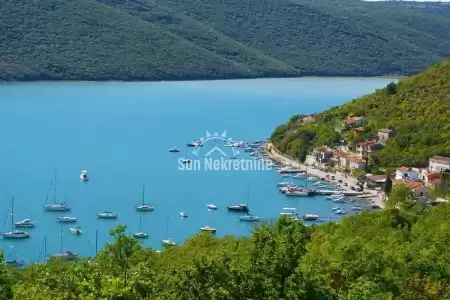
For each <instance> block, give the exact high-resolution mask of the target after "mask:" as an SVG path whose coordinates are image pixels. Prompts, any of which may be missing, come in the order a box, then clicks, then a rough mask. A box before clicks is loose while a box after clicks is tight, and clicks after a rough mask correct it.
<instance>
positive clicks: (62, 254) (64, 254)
mask: <svg viewBox="0 0 450 300" xmlns="http://www.w3.org/2000/svg"><path fill="white" fill-rule="evenodd" d="M60 235H61V241H60V251H59V253H55V254H50V258H62V259H66V260H71V259H75V258H78V254H76V253H74V252H72V251H69V250H66V251H64V252H63V240H62V237H63V230H62V224H61V232H60Z"/></svg>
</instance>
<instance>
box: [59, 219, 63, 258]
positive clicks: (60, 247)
mask: <svg viewBox="0 0 450 300" xmlns="http://www.w3.org/2000/svg"><path fill="white" fill-rule="evenodd" d="M60 235H61V240H60V242H59V249H60V253H61V254H62V253H63V251H62V248H63V247H62V236H63V230H62V223H61V232H60Z"/></svg>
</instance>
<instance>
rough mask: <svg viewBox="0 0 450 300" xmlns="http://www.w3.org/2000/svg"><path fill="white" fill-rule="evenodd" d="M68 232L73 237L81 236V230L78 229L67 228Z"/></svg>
mask: <svg viewBox="0 0 450 300" xmlns="http://www.w3.org/2000/svg"><path fill="white" fill-rule="evenodd" d="M69 232H70V233H71V234H75V235H80V234H81V229H80V227H78V226H77V227H74V228H69Z"/></svg>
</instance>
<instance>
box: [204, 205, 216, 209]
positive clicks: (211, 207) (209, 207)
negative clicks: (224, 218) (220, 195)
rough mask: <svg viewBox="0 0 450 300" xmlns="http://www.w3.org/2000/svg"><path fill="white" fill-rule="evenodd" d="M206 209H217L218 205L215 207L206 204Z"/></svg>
mask: <svg viewBox="0 0 450 300" xmlns="http://www.w3.org/2000/svg"><path fill="white" fill-rule="evenodd" d="M206 208H208V209H217V205H214V204H206Z"/></svg>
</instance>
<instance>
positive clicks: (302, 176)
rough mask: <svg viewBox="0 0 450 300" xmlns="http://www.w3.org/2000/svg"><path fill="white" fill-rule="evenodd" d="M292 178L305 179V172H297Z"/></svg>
mask: <svg viewBox="0 0 450 300" xmlns="http://www.w3.org/2000/svg"><path fill="white" fill-rule="evenodd" d="M292 178H293V179H306V174H305V173H298V174H295V175H293V176H292Z"/></svg>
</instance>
